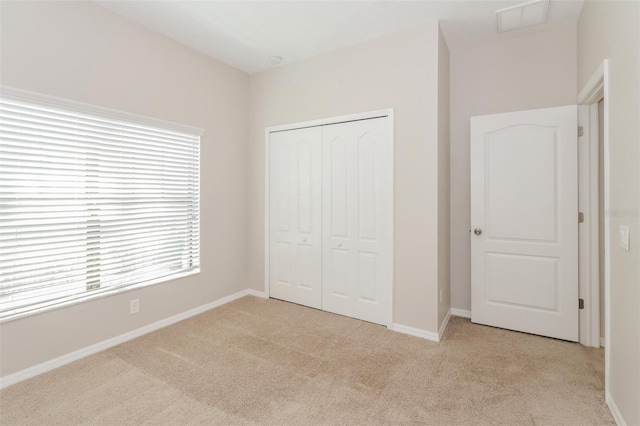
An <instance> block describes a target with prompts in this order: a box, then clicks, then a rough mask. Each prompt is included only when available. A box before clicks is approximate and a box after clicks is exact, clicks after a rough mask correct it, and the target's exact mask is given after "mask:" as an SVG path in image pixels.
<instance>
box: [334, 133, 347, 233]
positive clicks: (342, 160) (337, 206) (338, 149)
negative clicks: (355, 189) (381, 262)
mask: <svg viewBox="0 0 640 426" xmlns="http://www.w3.org/2000/svg"><path fill="white" fill-rule="evenodd" d="M330 145H331V162H330V164H331V166H330V170H331V175H330V176H331V188H330V191H331V192H330V196H331V231H330V232H331V235H332V236H334V237H343V238H346V237H347V236H348V235H349V231H348V226H349V218H348V212H347V208H348V203H349V201H348V200H347V194H348V193H347V189H348V188H347V139H346V138H344V137H340V136H338V137H336V138H335V139H333V140H332V141H331V142H330Z"/></svg>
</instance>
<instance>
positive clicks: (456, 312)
mask: <svg viewBox="0 0 640 426" xmlns="http://www.w3.org/2000/svg"><path fill="white" fill-rule="evenodd" d="M451 315H453V316H454V317H462V318H471V311H467V310H465V309H458V308H451Z"/></svg>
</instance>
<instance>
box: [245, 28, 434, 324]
mask: <svg viewBox="0 0 640 426" xmlns="http://www.w3.org/2000/svg"><path fill="white" fill-rule="evenodd" d="M437 62H438V24H437V23H435V22H434V23H431V24H428V25H425V26H424V27H422V28H419V29H415V30H412V31H404V32H398V33H395V34H391V35H389V36H385V37H382V38H379V39H376V40H373V41H369V42H366V43H362V44H359V45H357V46H353V47H350V48H346V49H342V50H339V51H336V52H332V53H329V54H326V55H322V56H319V57H315V58H312V59H308V60H304V61H302V62H298V63H295V64H292V65H288V66H284V67H280V68H277V69H274V70H271V71H266V72H263V73H259V74H255V75H252V76H251V80H250V93H251V101H250V105H251V114H250V150H249V173H250V174H249V210H250V217H249V286H250V287H251V288H253V289H256V290H262V289H263V288H264V161H265V160H264V143H265V142H264V129H265V127H268V126H273V125H278V124H286V123H294V122H299V121H305V120H312V119H318V118H323V117H333V116H340V115H346V114H351V113H357V112H365V111H373V110H378V109H384V108H393V109H394V143H395V147H394V168H395V171H394V191H395V200H394V214H395V218H394V219H395V221H394V232H395V241H394V243H395V271H394V286H395V287H394V306H393V307H394V322H396V323H400V324H403V325H407V326H411V327H416V328H419V329H422V330H426V331H431V332H436V331H437V329H438V306H437V297H438V296H437V292H438V284H437V282H438V245H437V242H438V101H437V94H438V64H437Z"/></svg>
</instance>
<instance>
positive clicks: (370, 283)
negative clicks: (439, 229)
mask: <svg viewBox="0 0 640 426" xmlns="http://www.w3.org/2000/svg"><path fill="white" fill-rule="evenodd" d="M387 120H388V118H377V119H370V120H362V121H353V122H348V123H341V124H334V125H329V126H324V127H323V129H322V160H323V163H322V182H323V185H322V186H323V191H322V212H323V214H322V224H323V233H322V234H323V237H322V271H323V274H322V309H324V310H325V311H329V312H335V313H338V314H342V315H347V316H350V317H354V318H359V319H363V320H366V321H371V322H374V323H378V324H387V323H388V322H389V321H388V318H387V315H388V311H389V309H390V306H389V305H390V302H391V290H392V282H393V270H392V269H393V268H392V260H393V259H392V256H393V253H392V247H393V243H392V223H391V220H392V212H393V175H392V173H393V169H392V159H393V152H392V149H393V147H392V144H391V137H392V135H391V134H390V126H388V125H387Z"/></svg>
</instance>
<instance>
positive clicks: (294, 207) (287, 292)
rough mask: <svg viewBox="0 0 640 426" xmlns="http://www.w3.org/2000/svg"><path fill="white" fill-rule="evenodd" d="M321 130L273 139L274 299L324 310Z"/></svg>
mask: <svg viewBox="0 0 640 426" xmlns="http://www.w3.org/2000/svg"><path fill="white" fill-rule="evenodd" d="M321 132H322V130H321V128H320V127H311V128H307V129H298V130H288V131H283V132H275V133H271V134H270V137H269V145H270V146H269V155H270V159H269V162H270V164H269V174H270V176H269V197H270V199H269V206H270V207H269V210H270V211H269V222H270V229H269V235H270V238H269V252H270V256H269V275H270V276H269V286H270V290H269V292H270V296H271V297H274V298H276V299H282V300H287V301H290V302H294V303H299V304H301V305H306V306H311V307H313V308H318V309H319V308H321V307H322V292H321V285H322V253H321V244H322V241H321V238H322V236H321V226H322V219H321V212H322V208H321V192H320V191H321V169H320V167H321V155H322V150H321V141H322V136H321V135H322V133H321Z"/></svg>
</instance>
